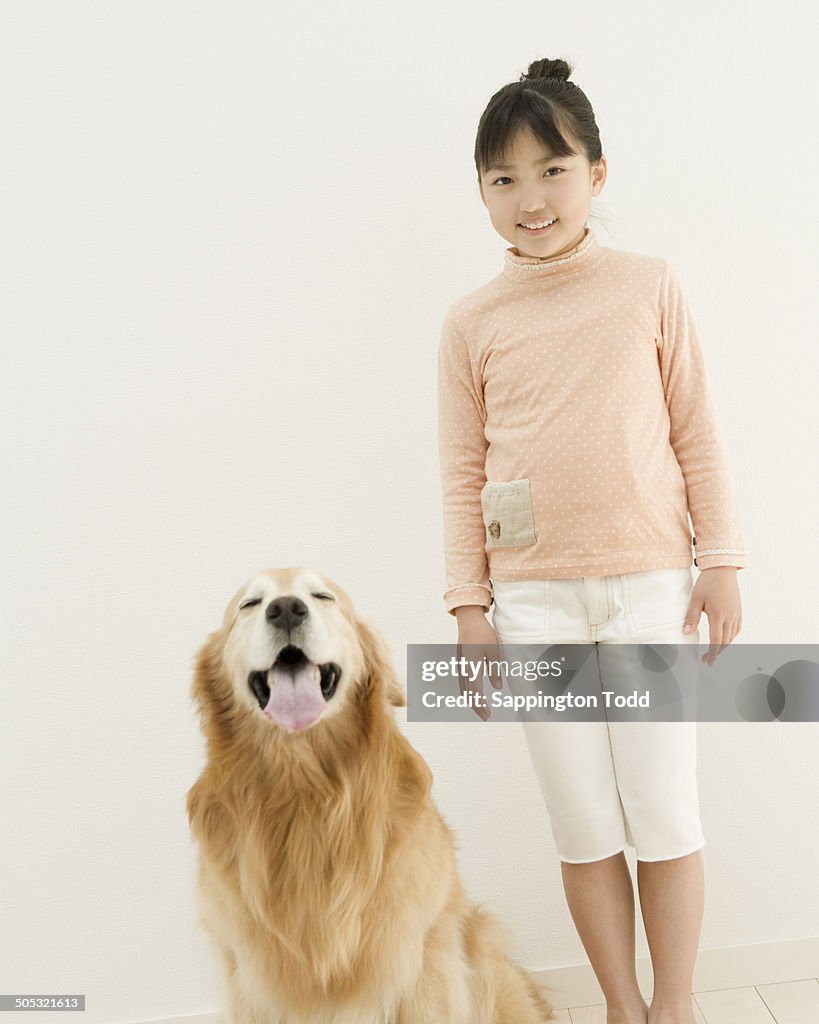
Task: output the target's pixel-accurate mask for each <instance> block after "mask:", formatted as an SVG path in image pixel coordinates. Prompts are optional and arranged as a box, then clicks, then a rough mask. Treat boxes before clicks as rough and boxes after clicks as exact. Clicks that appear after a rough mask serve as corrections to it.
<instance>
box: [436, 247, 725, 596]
mask: <svg viewBox="0 0 819 1024" xmlns="http://www.w3.org/2000/svg"><path fill="white" fill-rule="evenodd" d="M438 440H439V445H438V447H439V456H440V472H441V491H442V499H443V526H444V550H445V562H446V581H447V589H446V591H445V593H444V602H445V605H446V608H447V610H448V611H449V612H450V613H451V614H453V615H454V613H455V609H456V608H457V607H459V606H461V605H481V606H483V607H484V608H486V609H487V610H488V609H489V608H490V606H491V604H492V579H497V580H523V579H549V578H569V577H580V576H602V575H609V574H615V573H626V572H637V571H639V570H645V569H658V568H664V567H668V568H678V567H684V566H688V565H690V564H691V561H692V558H694V564H695V565H696V566H697V567H698V568H699V569H706V568H710V567H711V566H716V565H733V566H736V567H737V568H743V567H744V566H745V550H744V542H743V538H742V534H741V531H740V524H739V518H738V512H737V508H736V502H735V496H734V490H733V484H732V480H731V476H730V471H729V467H728V465H727V462H726V457H725V451H724V442H723V439H722V435H721V431H720V427H719V423H718V420H717V417H716V413H715V410H714V406H713V402H712V397H711V389H710V383H709V379H708V374H707V370H706V365H705V360H704V357H703V352H702V349H701V347H700V341H699V338H698V334H697V330H696V327H695V324H694V320H693V317H692V313H691V309H690V308H689V305H688V302H687V300H686V297H685V295H684V292H683V289H682V286H681V283H680V278H679V275H678V273H677V271H676V270H675V268H674V266H673V265H672V264H671V263H669V261H668V260H666V259H663V258H661V257H655V256H647V255H642V254H639V253H631V252H626V251H624V250H620V249H612V248H608V247H606V246H602V245H600V243H599V241H598V239H597V237H596V235H595V234H594V232H593V230H592V229H591V228H589V227H587V228H586V230H585V234H584V237H583V239H582V240H581V241H580V242H579V243H578V244H577V245H576V246H575V247H574V248H573V249H571V250H569V251H568V252H567V253H565V254H564V255H562V256H559V257H554V258H551V259H545V260H544V259H539V258H536V257H529V256H522V255H520V253H519V251H518V250H517V248H515V247H510V248H509V249H506V251H505V253H504V264H503V268H502V271H501V273H500V274H499V275H498V276H497V277H495V278H494V279H492V280H490V281H489V282H488V283H486V284H485V285H483V286H481V287H479V288H477V289H476V290H475V291H472V292H470V293H469V294H467V295H465V296H463V297H461V298H460V299H458V300H457V301H456V302H455V303H453V305H452V306H451V307H450V308H449V310H448V312H447V313H446V316H445V318H444V323H443V328H442V332H441V339H440V345H439V350H438ZM689 516H690V520H691V526H689Z"/></svg>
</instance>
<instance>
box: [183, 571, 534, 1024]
mask: <svg viewBox="0 0 819 1024" xmlns="http://www.w3.org/2000/svg"><path fill="white" fill-rule="evenodd" d="M192 694H193V699H194V701H195V704H196V706H197V708H198V711H199V715H200V721H201V726H202V731H203V733H204V736H205V738H206V740H207V760H206V765H205V768H204V770H203V772H202V774H201V776H200V777H199V779H198V780H197V782H196V783H195V784H194V785H193V787H192V788H191V789H190V791H189V792H188V795H187V812H188V819H189V821H190V826H191V831H192V833H193V836H194V837H195V839H196V840H197V842H198V846H199V878H198V898H199V905H200V909H201V922H202V925H203V926H204V928H205V929H206V930H207V931H208V932H210V933H211V935H212V936H213V938H214V940H215V943H216V947H217V949H218V953H219V954H220V958H221V961H222V963H223V967H224V978H225V991H226V1000H227V1020H228V1021H229V1022H230V1024H542V1022H543V1021H548V1020H552V1019H553V1018H552V1013H551V1007H550V1005H549V1004H548V1002H547V1001H546V1000H545V999H544V997H543V996H542V994H541V992H540V990H539V987H538V985H537V984H536V983H535V981H534V979H533V978H531V977H530V976H529V975H528V974H527V973H526V972H525V971H524V970H523V969H522V968H520V967H518V966H517V965H515V964H514V963H513V962H512V961H511V960H510V959H509V958H508V957H507V956H506V954H505V952H504V947H505V946H506V944H507V942H508V935H507V933H506V932H505V930H504V929H503V928H502V927H501V925H500V923H499V922H498V920H497V919H496V918H494V917H493V916H492V915H490V914H488V913H487V912H485V911H484V910H482V909H480V908H479V907H477V906H474V905H472V904H470V902H469V901H468V899H467V898H466V895H465V893H464V889H463V886H462V883H461V881H460V878H459V876H458V872H457V867H456V856H455V847H454V843H453V837H452V833H451V831H450V829H449V826H448V825H447V824H446V823H445V822H444V820H443V819H442V817H441V815H440V813H439V812H438V810H437V809H436V807H435V805H434V803H433V801H432V798H431V795H430V790H431V786H432V774H431V772H430V770H429V767H428V766H427V764H426V762H425V761H424V760H423V758H422V757H421V756H420V754H418V752H417V751H416V750H415V749H414V748H413V747H412V746H411V744H410V743H409V742H408V741H407V739H406V738H405V737H404V735H403V733H402V732H401V730H400V729H399V728H398V725H397V723H396V722H395V719H394V714H393V711H392V708H391V706H390V705H397V706H405V705H406V698H405V695H404V691H403V689H402V687H401V685H400V684H399V682H398V679H397V678H396V675H395V673H394V671H393V667H392V665H391V663H390V657H389V654H388V652H387V647H386V642H385V640H384V639H383V638H382V637H381V635H380V634H379V633H377V632H376V631H375V630H374V629H373V628H372V627H370V626H369V625H367V623H365V622H364V621H362V620H361V619H359V618H358V617H357V615H356V613H355V611H354V609H353V606H352V603H351V602H350V599H349V597H348V596H347V595H346V594H345V593H344V591H343V590H342V589H341V588H340V587H338V586H337V585H336V584H334V583H333V582H332V581H330V580H329V579H327V578H326V577H324V576H321V575H320V574H319V573H317V572H314V571H313V570H311V569H306V568H290V569H271V570H268V571H266V572H263V573H261V574H260V575H258V576H256V577H255V578H254V579H252V580H250V581H249V582H247V583H246V584H245V585H244V586H242V587H241V589H240V590H239V592H238V593H237V594H236V595H235V596H234V597H233V599H232V600H231V601H230V603H229V604H228V606H227V609H226V611H225V614H224V620H223V622H222V625H221V627H220V628H219V629H217V630H216V631H215V632H213V633H211V634H210V635H209V637H208V639H207V641H206V643H205V644H204V646H203V647H202V649H201V650H200V652H199V654H198V656H197V658H196V665H195V672H194V681H193V688H192Z"/></svg>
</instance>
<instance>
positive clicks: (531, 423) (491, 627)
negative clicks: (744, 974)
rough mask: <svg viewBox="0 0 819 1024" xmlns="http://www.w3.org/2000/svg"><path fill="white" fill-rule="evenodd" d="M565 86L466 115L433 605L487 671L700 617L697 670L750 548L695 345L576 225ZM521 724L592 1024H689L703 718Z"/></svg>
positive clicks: (638, 281)
mask: <svg viewBox="0 0 819 1024" xmlns="http://www.w3.org/2000/svg"><path fill="white" fill-rule="evenodd" d="M570 73H571V69H570V67H569V65H568V64H567V63H566V62H565V61H563V60H539V61H535V62H534V63H533V64H531V65H530V67H529V69H528V72H527V73H526V74H525V75H523V76H521V80H520V81H518V82H512V83H510V84H509V85H506V86H504V87H503V88H502V89H500V90H499V91H498V92H497V93H495V95H494V96H493V97H492V98H491V100H490V101H489V104H488V106H487V107H486V110H485V111H484V113H483V115H482V117H481V119H480V123H479V125H478V133H477V140H476V144H475V165H476V169H477V172H478V184H479V188H480V194H481V199H482V200H483V202H484V204H485V206H486V208H487V210H488V211H489V217H490V219H491V221H492V225H493V227H494V228H495V230H496V231H497V232H498V234H499V235H500V236H501V237H502V238H504V239H505V240H506V241H507V242H509V243H510V247H509V248H507V249H506V250H505V253H504V263H503V268H502V270H501V273H500V274H499V275H498V276H497V277H496V278H494V279H493V280H491V281H489V282H488V283H487V284H485V285H483V286H482V287H480V288H478V289H477V290H475V291H473V292H471V293H469V294H468V295H466V296H463V297H462V298H460V299H458V300H457V301H456V302H455V303H454V304H453V305H452V306H451V307H450V309H449V311H448V313H447V314H446V317H445V320H444V325H443V330H442V335H441V344H440V349H439V390H438V397H439V408H438V424H439V451H440V461H441V481H442V495H443V513H444V542H445V552H446V574H447V590H446V593H445V594H444V601H445V604H446V608H447V610H448V611H449V613H450V614H452V615H454V616H456V617H457V623H458V644H459V646H460V645H463V644H481V645H483V646H484V649H485V650H486V651H488V652H489V653H490V654H491V656H492V657H493V658H494V657H497V653H498V652H497V645H498V643H499V642H500V643H504V642H515V641H518V642H527V643H530V642H549V643H552V642H554V643H566V642H578V643H588V642H595V643H623V642H633V643H637V642H639V643H675V644H676V643H687V642H690V643H696V642H697V640H698V636H697V627H698V624H699V620H700V616H701V614H702V613H703V612H704V613H705V614H706V616H707V617H708V624H709V632H710V647H709V649H708V652H707V654H706V656H705V658H704V659H703V660H707V661H708V662H709V663H713V659H714V658H715V656H716V655H717V654H718V653H719V651H720V650H722V649H723V648H724V646H725V645H727V644H729V643H730V642H731V641H732V640H733V639H734V637H735V636H736V635H737V633H738V632H739V629H740V625H741V607H740V598H739V590H738V586H737V579H736V576H737V570H738V569H740V568H742V567H744V565H745V552H744V545H743V539H742V535H741V532H740V526H739V521H738V515H737V511H736V506H735V501H734V495H733V486H732V481H731V478H730V473H729V470H728V467H727V465H726V461H725V456H724V449H723V443H722V438H721V434H720V429H719V425H718V422H717V419H716V415H715V412H714V408H713V404H712V400H711V393H710V385H709V381H708V376H707V371H706V367H705V363H704V359H703V354H702V351H701V348H700V344H699V341H698V337H697V333H696V329H695V326H694V322H693V319H692V315H691V311H690V309H689V306H688V303H687V300H686V298H685V295H684V293H683V290H682V287H681V284H680V279H679V276H678V274H677V272H676V270H675V269H674V267H673V265H672V264H670V263H669V262H668V261H667V260H665V259H662V258H659V257H654V256H645V255H640V254H636V253H630V252H626V251H623V250H619V249H612V248H608V247H606V246H602V245H601V244H600V242H599V241H598V239H597V237H596V235H595V234H594V232H593V231H592V229H591V228H590V227H589V226H588V225H587V223H586V222H587V219H588V217H589V208H590V204H591V199H592V197H593V196H597V195H599V194H600V192H601V190H602V188H603V185H604V183H605V179H606V158H605V156H603V154H602V149H601V144H600V136H599V132H598V128H597V124H596V123H595V118H594V113H593V111H592V108H591V105H590V104H589V101H588V99H587V98H586V96H585V95H584V94H583V92H582V91H581V90H580V89H579V88H578V87H577V86H576V85H575V84H574V83H573V82H570V81H569V80H568V79H569V75H570ZM689 515H690V518H691V523H692V525H693V533H692V531H691V530H690V529H689ZM692 546H693V553H694V554H695V555H696V557H695V558H694V565H695V566H697V568H698V569H699V570H700V571H699V574H698V577H697V580H696V584H694V581H693V575H692V570H691V561H692ZM490 610H491V613H492V621H491V623H490V621H489V620H488V619H487V617H486V613H487V612H490ZM493 651H494V653H492V652H493ZM492 682H493V685H499V684H498V683H497V682H496V680H495V679H493V680H492ZM482 717H488V712H487V711H484V712H483V713H482ZM523 728H524V733H525V736H526V740H527V744H528V748H529V753H530V755H531V759H532V763H533V766H534V768H535V771H536V773H537V777H538V781H539V783H540V786H541V789H542V792H543V796H544V799H545V802H546V805H547V809H548V812H549V818H550V823H551V828H552V833H553V836H554V840H555V845H556V848H557V851H558V854H559V856H560V860H561V872H562V877H563V884H564V889H565V893H566V898H567V901H568V905H569V909H570V911H571V914H572V918H573V920H574V922H575V925H576V927H577V929H578V933H579V935H580V938H581V941H582V942H583V944H584V947H585V949H586V951H587V953H588V955H589V960H590V961H591V964H592V967H593V968H594V971H595V974H596V976H597V978H598V980H599V982H600V985H601V987H602V989H603V992H604V994H605V997H606V1004H607V1022H608V1024H646V1022H648V1024H693V1021H694V1016H693V1008H692V1001H691V987H692V975H693V969H694V960H695V957H696V952H697V945H698V939H699V933H700V927H701V922H702V910H703V867H702V856H701V853H700V850H701V849H702V847H703V846H704V844H705V839H704V837H703V834H702V828H701V824H700V818H699V803H698V794H697V784H696V776H695V771H696V721H683V722H672V723H663V722H652V723H640V722H605V721H603V722H593V721H587V722H554V721H550V722H542V721H541V722H533V721H525V722H523ZM626 846H633V847H634V849H635V851H636V857H637V881H638V888H639V894H640V905H641V911H642V915H643V920H644V923H645V928H646V935H647V938H648V944H649V948H650V952H651V958H652V964H653V970H654V990H653V997H652V1002H651V1006H650V1007H648V1006H647V1005H646V1003H645V1001H644V1000H643V997H642V995H641V994H640V991H639V988H638V986H637V979H636V973H635V964H634V949H635V936H634V894H633V889H632V881H631V874H630V872H629V868H628V865H627V863H626V859H625V856H624V854H623V850H624V849H625V848H626Z"/></svg>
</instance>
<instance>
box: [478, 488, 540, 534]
mask: <svg viewBox="0 0 819 1024" xmlns="http://www.w3.org/2000/svg"><path fill="white" fill-rule="evenodd" d="M481 508H482V509H483V524H484V527H485V528H486V546H487V547H488V548H521V547H525V546H526V545H527V544H534V543H536V541H537V537H536V536H535V519H534V515H533V514H532V496H531V493H530V491H529V481H528V479H525V478H524V479H522V480H503V481H491V480H488V481H487V482H486V484H484V487H483V490H482V491H481Z"/></svg>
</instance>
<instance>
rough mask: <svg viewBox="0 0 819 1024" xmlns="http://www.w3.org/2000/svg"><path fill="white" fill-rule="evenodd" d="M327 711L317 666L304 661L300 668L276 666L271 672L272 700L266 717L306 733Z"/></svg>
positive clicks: (269, 702)
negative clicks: (305, 730)
mask: <svg viewBox="0 0 819 1024" xmlns="http://www.w3.org/2000/svg"><path fill="white" fill-rule="evenodd" d="M326 707H327V704H326V702H325V700H324V697H322V695H321V682H320V677H319V670H318V667H317V666H316V665H313V664H312V663H311V662H307V661H303V662H301V663H300V664H298V665H274V666H273V668H272V669H271V670H270V700H269V701H268V702H267V707H266V708H265V709H264V713H265V714H266V715H270V717H271V718H272V719H273V721H274V722H276V724H277V725H281V726H283V727H284V728H285V729H293V730H299V729H306V728H307V726H308V725H312V724H313V722H315V721H316V719H317V718H318V717H319V715H320V714H321V713H322V711H324V709H325V708H326Z"/></svg>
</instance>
